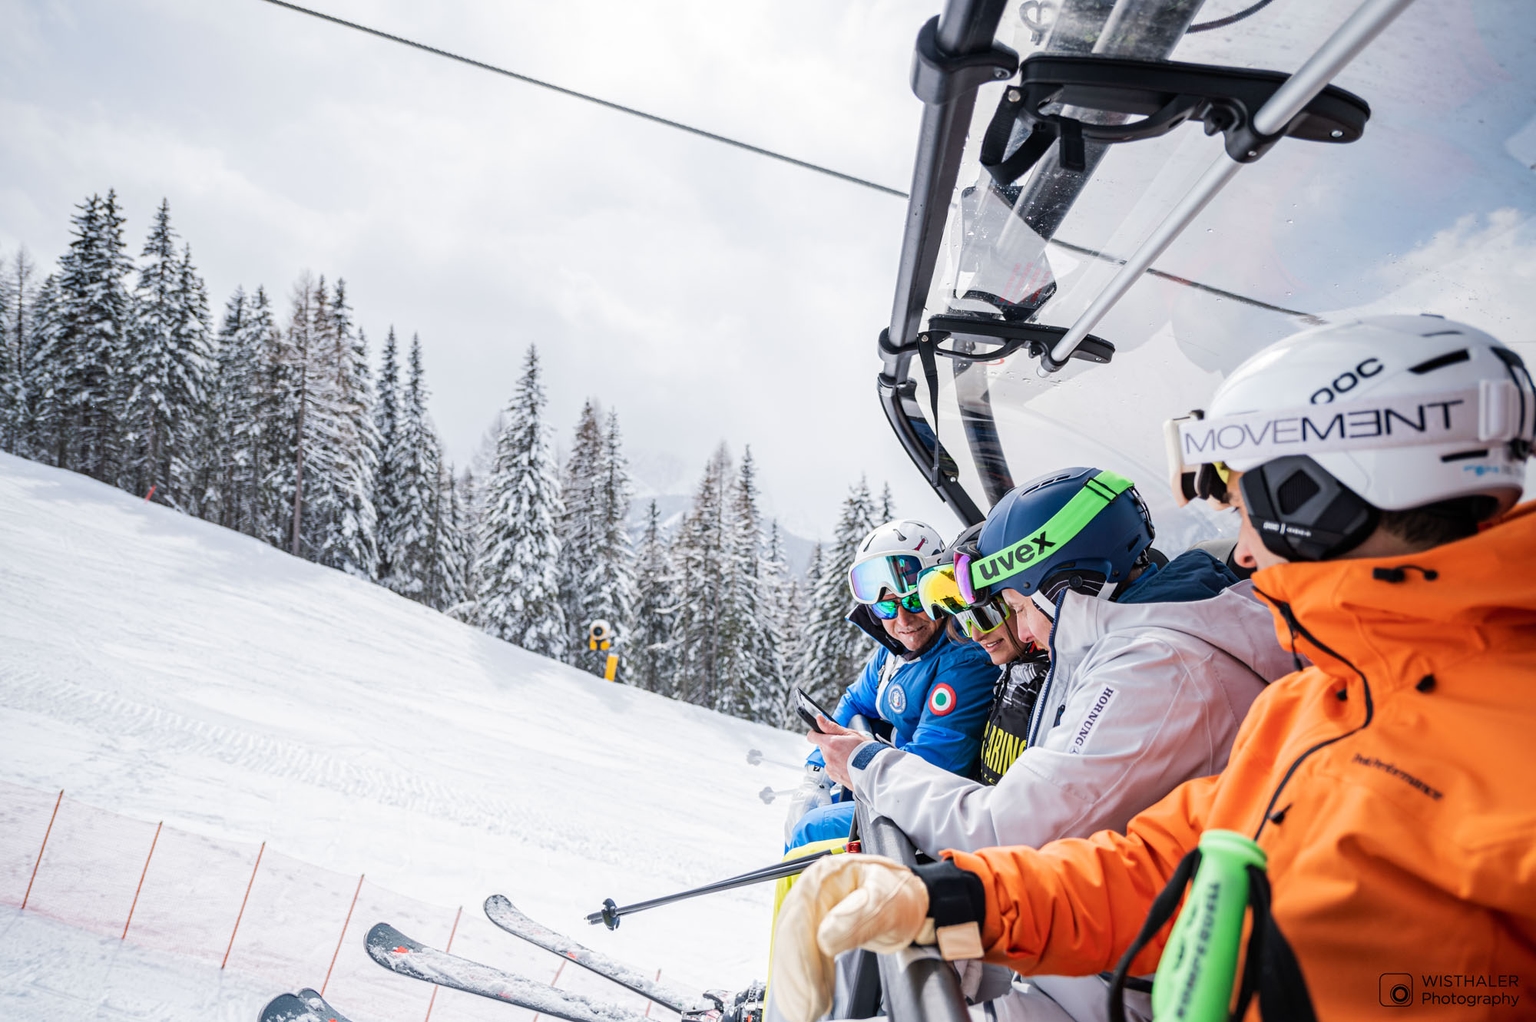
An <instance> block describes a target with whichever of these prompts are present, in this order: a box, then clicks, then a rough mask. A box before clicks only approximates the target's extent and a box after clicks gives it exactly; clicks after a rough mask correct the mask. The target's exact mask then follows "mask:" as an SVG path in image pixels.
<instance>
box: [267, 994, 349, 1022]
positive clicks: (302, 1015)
mask: <svg viewBox="0 0 1536 1022" xmlns="http://www.w3.org/2000/svg"><path fill="white" fill-rule="evenodd" d="M261 1022H348V1020H347V1017H346V1016H345V1015H343V1014H342V1013H341V1012H339V1011H337V1010H336V1009H335V1008H333V1007H331V1006H330V1005H329V1004H327V1003H325V998H324V997H321V996H320V995H319V994H318V993H316V992H315V991H313V990H310V989H308V988H307V987H306V988H305V989H303V990H300V991H299V992H298V993H296V994H279V995H278V996H276V997H274V998H272V1000H271V1001H270V1002H268V1004H267V1006H266V1007H265V1008H263V1009H261Z"/></svg>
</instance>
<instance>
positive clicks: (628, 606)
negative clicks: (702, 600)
mask: <svg viewBox="0 0 1536 1022" xmlns="http://www.w3.org/2000/svg"><path fill="white" fill-rule="evenodd" d="M599 468H600V472H599V474H598V492H597V497H598V500H597V512H598V522H599V525H600V528H601V538H602V544H601V546H600V547H599V549H598V553H599V556H598V558H597V560H596V562H595V563H594V564H593V571H592V580H591V584H590V592H591V594H592V597H593V602H592V603H591V604H589V605H588V607H587V611H588V613H589V614H591V615H592V616H593V617H600V618H604V619H606V620H608V621H611V622H613V624H614V625H615V626H616V627H618V628H620V629H624V628H627V627H628V626H629V620H630V615H631V614H632V613H633V609H634V601H635V574H634V563H635V552H634V547H633V544H632V543H631V542H630V538H629V505H630V501H631V500H632V499H633V489H632V488H631V485H630V479H629V461H628V459H626V458H625V457H624V435H623V433H622V432H621V431H620V430H619V413H618V412H616V411H614V410H612V409H609V411H608V419H607V421H606V422H605V423H604V426H603V456H602V462H601V464H600V465H599Z"/></svg>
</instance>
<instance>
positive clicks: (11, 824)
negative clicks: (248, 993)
mask: <svg viewBox="0 0 1536 1022" xmlns="http://www.w3.org/2000/svg"><path fill="white" fill-rule="evenodd" d="M0 905H8V906H12V907H15V908H18V909H21V910H22V911H25V912H29V913H32V912H35V913H37V914H39V915H44V916H47V917H49V918H52V919H55V920H58V921H59V922H63V923H66V924H69V925H71V926H75V927H79V928H81V929H84V930H88V931H90V932H92V933H96V934H100V935H102V936H106V937H114V938H117V939H119V940H124V941H127V942H129V943H133V944H137V945H139V946H142V947H146V948H152V949H154V950H156V951H162V952H169V953H171V954H175V955H181V956H185V957H187V958H190V959H196V960H199V961H201V962H203V963H206V964H207V966H209V967H213V968H219V969H232V970H236V971H239V972H241V973H244V974H246V975H251V976H256V977H259V978H261V979H262V980H263V981H270V982H271V984H272V991H273V993H274V994H277V993H279V992H281V991H284V990H297V989H299V988H301V987H306V986H307V987H313V988H315V989H316V990H322V991H323V992H324V994H325V996H326V998H327V999H328V1000H330V1001H331V1002H332V1003H333V1004H334V1005H335V1006H336V1007H337V1009H338V1010H340V1011H342V1012H344V1013H346V1014H347V1015H348V1016H349V1017H351V1018H352V1019H354V1022H405V1020H415V1019H421V1020H422V1022H432V1020H436V1022H480V1020H485V1022H534V1015H533V1013H532V1012H529V1011H525V1010H523V1009H520V1008H516V1007H514V1006H512V1005H507V1004H501V1003H498V1002H493V1001H489V1000H486V999H485V998H481V997H476V996H474V995H471V994H465V993H462V992H460V991H456V990H449V989H445V988H444V989H440V988H436V987H433V986H431V985H429V984H425V983H421V982H418V981H416V980H412V979H407V978H406V977H403V976H397V975H395V974H394V973H391V972H389V971H387V970H385V969H383V968H381V967H380V966H378V965H377V964H375V963H374V962H373V961H372V960H371V959H369V958H368V956H367V953H366V952H365V951H364V949H363V935H364V934H365V933H367V932H368V929H369V928H370V927H371V926H373V924H374V923H376V922H379V921H381V920H385V921H388V922H390V923H392V924H393V925H395V926H397V927H398V928H400V929H401V930H402V931H404V932H406V933H408V934H410V935H411V936H413V937H415V938H416V939H418V940H421V941H423V942H424V943H427V944H431V945H433V946H435V947H439V948H444V949H446V950H450V951H452V952H453V953H454V954H459V955H463V956H465V957H468V958H474V959H477V960H479V961H483V962H486V963H488V964H491V965H495V966H498V967H501V968H505V969H511V970H515V971H517V972H520V973H523V974H524V975H527V976H529V977H530V978H533V979H537V980H541V981H544V982H553V983H554V984H555V985H556V986H559V987H561V988H563V989H567V990H574V991H578V992H581V993H584V994H587V995H589V996H592V997H597V998H602V999H604V1000H607V1001H610V1002H612V1003H615V1004H621V1005H623V1006H625V1007H628V1008H631V1009H633V1010H635V1011H638V1012H644V1013H646V1014H648V1015H649V1016H650V1017H651V1018H653V1019H658V1020H662V1022H665V1020H668V1019H676V1015H674V1014H672V1013H670V1012H668V1011H667V1010H666V1009H664V1008H662V1007H660V1006H659V1005H652V1004H650V1003H649V1002H647V1001H646V1000H645V999H644V998H643V997H640V996H638V995H636V994H633V993H631V992H629V991H627V990H624V989H623V988H622V987H619V986H617V985H616V984H613V983H610V982H608V981H607V980H604V979H603V978H601V977H599V976H594V975H592V974H590V973H587V972H585V971H584V970H582V969H580V968H578V967H576V966H574V965H571V966H570V967H569V968H567V967H566V966H567V964H568V963H566V962H564V961H563V960H560V959H557V958H555V957H554V956H551V955H549V954H547V953H545V952H543V951H540V950H539V949H537V948H534V947H532V946H531V945H528V944H526V943H524V942H522V941H519V940H517V939H516V938H514V937H512V936H510V935H508V934H505V933H502V932H501V931H500V930H498V929H497V928H496V927H495V926H493V925H492V924H491V923H490V922H489V921H487V920H486V919H485V918H484V917H482V916H481V915H480V910H479V906H470V907H468V908H464V907H459V908H444V907H442V906H438V905H430V904H427V903H425V902H421V901H417V900H415V899H413V898H409V897H406V896H405V895H402V894H397V893H395V892H394V891H391V890H389V889H387V888H384V887H381V886H379V885H378V884H374V883H371V882H370V881H369V880H368V879H367V877H366V876H346V875H344V874H341V873H337V872H335V871H333V870H328V869H324V868H321V867H319V866H314V865H311V864H310V863H307V862H303V861H301V860H299V859H295V858H293V857H291V856H288V855H284V854H283V853H282V852H280V851H277V850H275V849H273V848H272V847H271V846H270V845H267V844H247V843H243V842H238V841H226V840H222V839H214V838H208V837H204V836H202V835H198V834H192V833H189V832H187V831H183V830H178V829H176V828H174V827H167V826H164V825H163V824H159V823H149V822H146V821H143V820H135V819H132V818H130V817H127V816H123V815H121V814H119V813H114V812H111V811H109V810H105V809H99V808H96V807H94V806H90V805H86V804H85V803H83V802H79V801H77V800H75V799H72V798H69V797H68V796H66V795H65V794H64V793H63V792H41V791H37V790H35V789H31V788H26V787H22V786H20V785H14V784H9V783H6V782H3V781H0ZM541 1022H542V1020H541Z"/></svg>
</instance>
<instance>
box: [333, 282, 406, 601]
mask: <svg viewBox="0 0 1536 1022" xmlns="http://www.w3.org/2000/svg"><path fill="white" fill-rule="evenodd" d="M321 289H322V291H323V289H324V281H323V280H322V282H321ZM316 312H317V314H319V315H324V316H325V318H324V319H323V320H322V321H321V322H320V323H319V324H317V330H316V335H317V336H318V337H319V338H320V339H321V343H322V345H323V349H322V355H323V357H322V359H321V364H322V365H323V366H324V371H325V374H326V379H325V380H324V387H323V389H324V391H325V393H326V397H327V400H326V402H325V411H326V415H327V418H328V420H329V421H328V422H327V423H326V426H327V428H326V430H325V431H324V433H323V434H320V435H318V436H317V438H316V439H317V446H320V447H323V448H324V455H323V456H322V458H321V459H320V460H321V461H322V462H323V463H324V465H325V466H326V472H325V473H324V475H323V476H320V477H319V478H317V479H316V483H317V484H318V485H317V487H316V491H315V493H314V508H315V511H316V514H315V527H316V532H317V535H316V537H315V560H317V561H318V562H320V563H321V564H324V565H327V566H328V567H332V568H338V569H340V570H342V571H345V572H346V573H347V574H349V575H356V576H357V577H359V578H366V579H372V578H374V577H375V572H376V570H377V567H378V549H377V546H376V544H375V537H374V533H375V528H376V524H377V520H376V516H375V512H374V503H373V498H374V472H375V471H376V469H377V467H378V462H379V434H378V431H377V428H376V427H375V425H374V417H373V400H374V399H373V381H372V379H371V378H370V373H369V368H368V339H367V338H366V337H364V336H363V333H362V331H360V330H357V329H355V328H354V326H353V322H352V308H351V306H349V305H348V304H347V284H346V281H345V280H342V279H340V278H338V279H337V281H336V289H335V292H334V293H333V294H332V296H331V300H330V302H329V305H328V306H327V305H326V304H325V303H324V302H323V301H322V302H318V303H317V304H316ZM316 421H317V423H318V419H317V420H316ZM435 446H436V445H435V441H434V449H435Z"/></svg>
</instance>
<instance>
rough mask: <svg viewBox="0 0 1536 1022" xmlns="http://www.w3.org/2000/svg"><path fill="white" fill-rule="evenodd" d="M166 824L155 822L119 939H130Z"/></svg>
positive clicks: (162, 821)
mask: <svg viewBox="0 0 1536 1022" xmlns="http://www.w3.org/2000/svg"><path fill="white" fill-rule="evenodd" d="M164 826H165V821H164V820H161V821H160V822H159V823H157V824H155V836H154V839H153V840H151V841H150V842H149V854H148V855H146V856H144V869H143V871H142V872H141V873H139V886H137V887H135V888H134V889H133V904H132V905H129V906H128V918H127V919H124V920H123V935H122V936H121V937H119V938H117V939H118V940H127V939H128V926H129V924H130V923H132V922H133V910H134V909H136V908H138V907H139V892H140V891H142V890H144V878H145V877H146V876H147V875H149V860H150V859H153V858H154V857H155V845H157V844H159V843H160V828H161V827H164ZM237 925H238V924H237Z"/></svg>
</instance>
